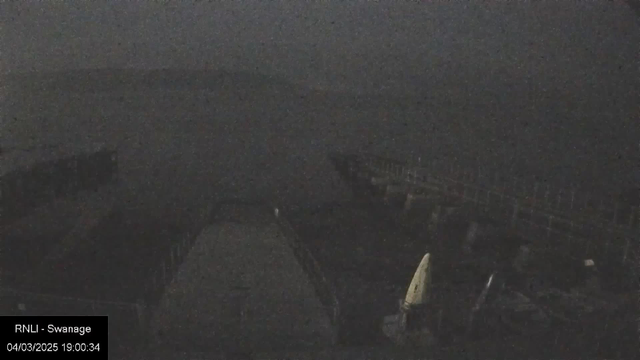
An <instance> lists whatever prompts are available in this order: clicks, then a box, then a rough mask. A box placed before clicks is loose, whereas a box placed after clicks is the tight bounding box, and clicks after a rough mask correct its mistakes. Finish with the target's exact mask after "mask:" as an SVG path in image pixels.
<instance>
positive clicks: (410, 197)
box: [404, 191, 413, 213]
mask: <svg viewBox="0 0 640 360" xmlns="http://www.w3.org/2000/svg"><path fill="white" fill-rule="evenodd" d="M412 202H413V194H412V193H411V191H409V192H407V199H406V200H405V201H404V212H405V213H408V212H409V210H411V203H412Z"/></svg>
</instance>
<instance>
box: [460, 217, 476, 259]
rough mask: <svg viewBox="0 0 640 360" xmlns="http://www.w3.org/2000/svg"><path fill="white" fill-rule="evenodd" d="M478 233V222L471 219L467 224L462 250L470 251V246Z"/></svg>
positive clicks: (468, 252) (466, 252) (467, 252)
mask: <svg viewBox="0 0 640 360" xmlns="http://www.w3.org/2000/svg"><path fill="white" fill-rule="evenodd" d="M477 235H478V223H477V222H475V221H473V222H471V223H470V224H469V228H468V229H467V236H466V237H465V239H464V245H463V248H462V251H463V252H464V253H465V254H470V253H471V247H472V246H473V243H475V242H476V237H477Z"/></svg>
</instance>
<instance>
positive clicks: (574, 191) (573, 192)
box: [571, 189, 576, 210]
mask: <svg viewBox="0 0 640 360" xmlns="http://www.w3.org/2000/svg"><path fill="white" fill-rule="evenodd" d="M575 197H576V190H575V189H571V210H573V200H574V198H575Z"/></svg>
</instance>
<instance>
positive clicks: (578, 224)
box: [334, 154, 640, 262]
mask: <svg viewBox="0 0 640 360" xmlns="http://www.w3.org/2000/svg"><path fill="white" fill-rule="evenodd" d="M334 157H335V155H334ZM343 159H344V160H346V161H347V162H349V163H350V164H349V166H350V168H352V169H354V170H355V171H356V172H363V173H366V174H370V175H373V176H377V177H382V178H387V179H389V180H390V181H391V182H392V183H396V184H404V186H405V187H406V188H407V191H411V190H412V189H416V188H423V189H425V190H427V191H429V192H432V191H434V189H435V191H439V192H441V193H444V194H445V195H447V196H455V197H457V198H459V199H461V200H463V202H468V203H473V204H475V206H480V207H484V208H485V210H491V211H499V212H504V214H503V215H505V217H506V216H508V217H511V218H512V220H513V224H514V226H516V227H520V228H522V227H524V228H525V229H526V230H527V231H523V233H525V234H528V235H529V236H545V237H550V236H551V234H554V235H562V236H567V237H569V238H584V239H585V240H586V243H587V244H589V241H588V239H589V238H591V237H593V236H594V235H602V236H606V237H608V238H614V237H618V238H622V239H623V240H624V241H625V242H624V244H623V245H622V247H623V250H622V251H623V261H625V262H626V260H627V259H628V258H629V255H634V254H635V253H636V252H637V250H636V249H635V248H636V246H637V244H636V242H637V241H636V239H637V238H638V237H639V236H640V229H638V223H640V210H639V209H638V208H635V207H627V208H626V209H625V208H624V207H623V206H617V207H616V206H613V207H612V208H609V209H608V208H606V207H604V206H603V205H602V203H601V204H600V206H599V207H597V208H595V209H593V208H591V209H589V207H588V206H587V205H586V204H587V203H588V201H583V202H580V201H577V200H576V199H577V198H578V195H576V194H577V192H573V190H572V191H571V192H565V193H571V194H572V196H571V197H566V198H565V199H568V200H567V201H565V203H564V204H565V205H559V204H563V203H562V202H561V201H562V197H558V196H556V197H555V200H553V199H554V197H553V196H551V195H550V194H551V190H548V189H547V188H545V190H544V191H539V192H538V191H536V190H537V189H536V186H535V184H534V186H533V187H531V188H532V189H533V191H532V192H531V193H532V194H533V196H528V195H527V194H528V192H527V191H526V190H527V189H528V187H527V186H525V185H523V184H524V182H523V181H522V180H520V179H516V180H512V182H511V183H510V182H509V181H508V178H505V177H493V178H492V177H491V176H487V175H486V174H485V175H483V174H478V173H477V172H465V171H462V170H456V169H448V170H446V169H445V170H446V171H437V170H434V171H429V169H428V168H426V167H419V166H413V165H411V164H408V163H406V162H402V161H398V160H394V159H389V158H384V157H381V156H377V155H371V154H359V155H344V156H343ZM433 167H435V165H432V168H433ZM496 179H497V180H496ZM497 184H500V185H497ZM504 184H507V185H504ZM509 184H511V185H509ZM517 184H520V187H518V185H517ZM539 187H540V185H538V188H539ZM518 189H522V190H518ZM529 190H531V189H529ZM556 193H561V192H559V191H557V192H556ZM583 199H584V198H583ZM567 203H568V204H569V205H566V204H567ZM579 204H580V205H579ZM585 208H586V209H587V210H584V209H585ZM589 210H590V211H589ZM593 210H596V214H595V215H594V212H593ZM598 211H599V212H598ZM625 211H626V212H625ZM603 214H608V215H609V216H610V217H611V218H610V219H609V220H608V219H607V218H606V216H604V215H603ZM620 214H625V215H626V216H627V217H628V218H629V221H628V223H627V225H623V224H619V223H618V222H617V221H616V222H614V221H612V220H614V219H615V220H618V219H616V216H617V215H620ZM541 219H542V223H541ZM608 245H609V244H608V243H607V246H608ZM587 246H589V245H587Z"/></svg>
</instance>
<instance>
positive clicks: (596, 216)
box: [349, 154, 640, 235]
mask: <svg viewBox="0 0 640 360" xmlns="http://www.w3.org/2000/svg"><path fill="white" fill-rule="evenodd" d="M349 160H350V161H355V162H358V163H360V164H362V165H364V166H366V167H367V168H368V169H369V170H371V171H372V172H374V173H377V174H385V175H386V176H389V177H392V178H394V179H396V180H398V181H402V182H409V183H417V182H424V183H451V184H460V185H464V186H466V187H470V188H479V189H483V190H491V191H494V192H498V193H500V194H501V195H503V196H505V197H509V198H511V199H518V200H520V202H521V204H523V205H524V204H527V206H530V207H534V208H536V209H539V210H544V211H547V212H551V213H553V214H554V215H556V216H563V217H567V218H571V219H573V220H574V221H576V220H579V221H585V222H590V223H596V224H599V225H601V226H602V227H605V228H608V229H610V230H611V231H616V232H623V233H629V234H634V235H637V234H638V231H639V230H640V207H638V206H632V205H629V204H625V203H624V202H622V201H618V200H617V199H605V198H599V197H596V196H593V195H590V194H588V193H585V192H582V191H580V190H579V189H576V188H569V189H566V188H556V187H553V186H551V185H549V184H545V183H542V182H535V181H531V180H527V179H522V178H517V177H509V176H504V175H500V174H489V173H483V172H481V171H478V170H468V169H464V168H461V167H457V166H454V165H443V163H438V162H431V163H428V164H425V165H422V164H420V165H418V164H410V163H407V162H401V161H397V160H393V159H388V158H384V157H380V156H376V155H370V154H364V155H355V156H352V157H350V159H349Z"/></svg>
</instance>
